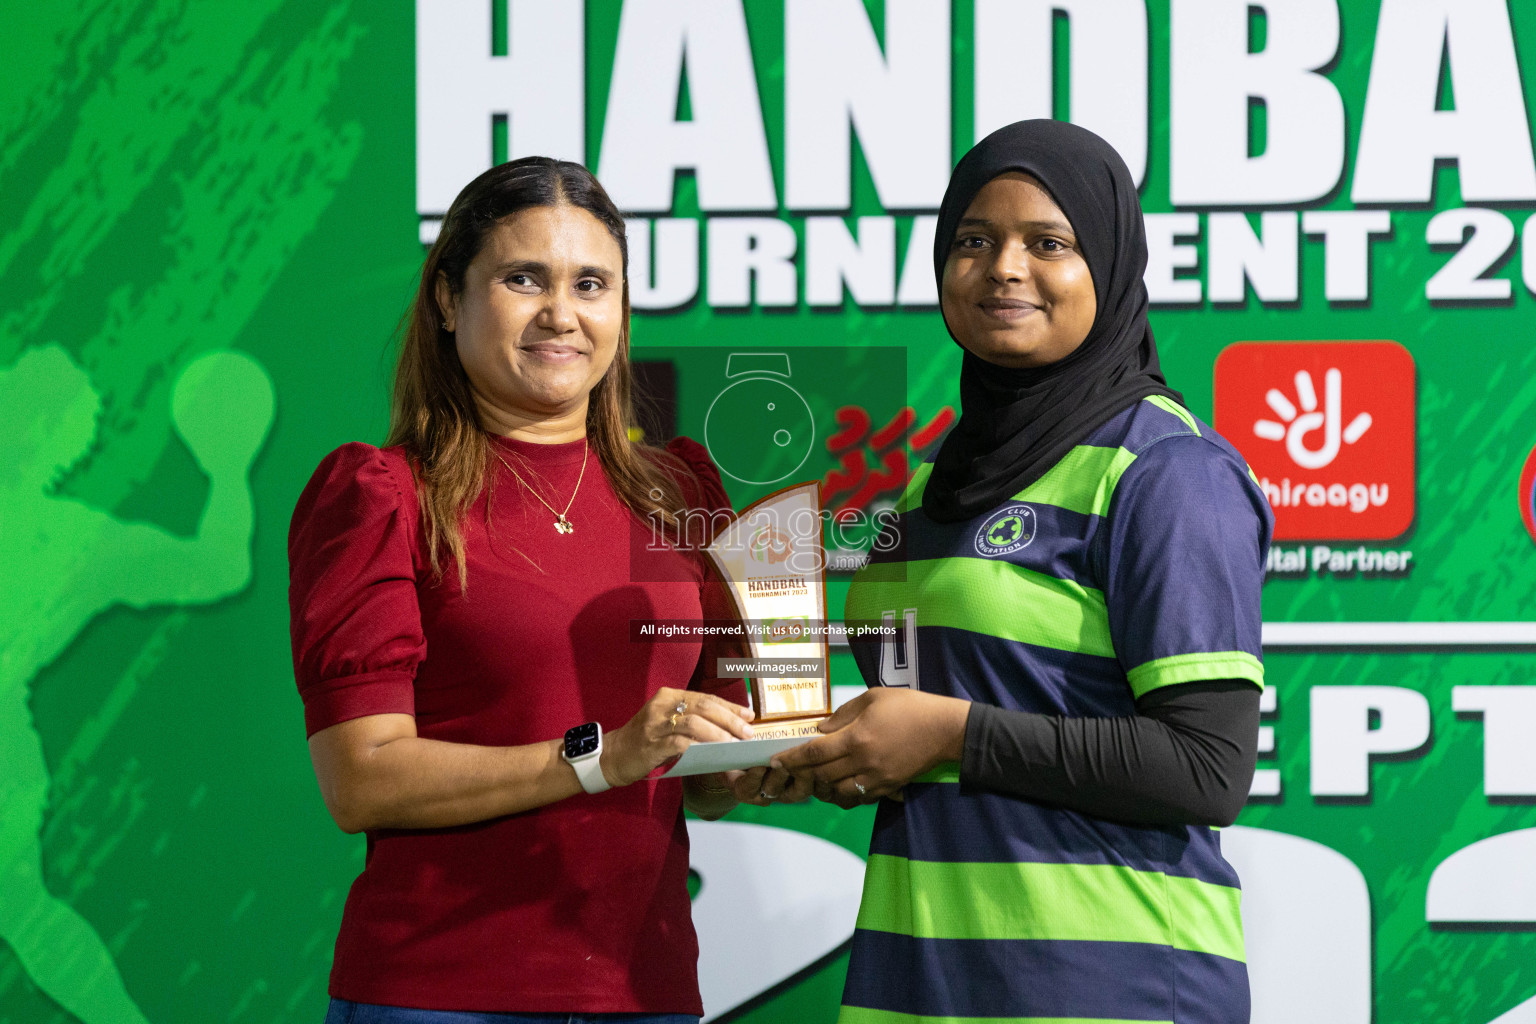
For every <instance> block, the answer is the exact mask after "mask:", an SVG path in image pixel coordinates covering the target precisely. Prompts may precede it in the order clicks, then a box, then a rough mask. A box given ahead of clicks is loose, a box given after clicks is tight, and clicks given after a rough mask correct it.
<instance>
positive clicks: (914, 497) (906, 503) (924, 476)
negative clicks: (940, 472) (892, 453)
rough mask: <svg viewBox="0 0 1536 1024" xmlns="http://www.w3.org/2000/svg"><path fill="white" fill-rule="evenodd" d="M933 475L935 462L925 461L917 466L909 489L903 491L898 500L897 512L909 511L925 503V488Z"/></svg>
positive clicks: (908, 486)
mask: <svg viewBox="0 0 1536 1024" xmlns="http://www.w3.org/2000/svg"><path fill="white" fill-rule="evenodd" d="M932 475H933V463H931V462H924V463H922V464H921V465H920V466H918V467H917V469H916V471H915V472H913V474H912V480H911V482H910V483H908V484H907V489H906V490H904V491H902V492H901V497H900V498H898V499H897V501H896V511H897V512H907V511H909V510H911V509H914V508H916V507H917V506H919V505H921V504H922V503H923V488H925V487H927V486H928V478H929V477H930V476H932Z"/></svg>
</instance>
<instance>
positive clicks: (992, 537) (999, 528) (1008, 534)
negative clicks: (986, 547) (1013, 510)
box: [987, 515, 1024, 548]
mask: <svg viewBox="0 0 1536 1024" xmlns="http://www.w3.org/2000/svg"><path fill="white" fill-rule="evenodd" d="M1023 532H1024V520H1022V519H1020V518H1019V517H1018V516H1016V515H1012V516H1004V517H1003V518H1002V519H999V520H998V521H997V522H995V523H993V524H992V529H990V530H988V531H987V543H988V544H991V545H992V546H993V547H998V548H1003V547H1007V546H1008V545H1009V544H1012V543H1013V542H1014V541H1016V540H1018V539H1019V537H1020V535H1021V534H1023Z"/></svg>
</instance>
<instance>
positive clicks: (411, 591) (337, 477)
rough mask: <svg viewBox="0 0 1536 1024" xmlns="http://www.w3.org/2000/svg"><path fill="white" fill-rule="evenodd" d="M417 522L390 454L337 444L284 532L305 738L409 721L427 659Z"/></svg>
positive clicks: (406, 480) (410, 492)
mask: <svg viewBox="0 0 1536 1024" xmlns="http://www.w3.org/2000/svg"><path fill="white" fill-rule="evenodd" d="M417 533H418V515H417V510H416V498H415V490H414V487H413V486H412V484H411V476H410V469H409V467H408V466H407V465H406V464H405V462H404V459H403V458H401V457H400V455H399V454H398V453H395V452H392V451H388V450H385V451H381V450H380V449H378V448H374V447H373V446H372V445H366V444H348V445H343V446H342V447H341V448H338V449H337V450H336V451H334V452H332V453H331V454H330V455H328V456H326V458H325V460H324V461H322V462H321V463H320V467H319V468H318V469H316V470H315V473H314V476H312V477H311V478H310V481H309V484H308V485H307V486H306V487H305V488H304V492H303V494H302V495H300V497H299V501H298V506H297V507H296V508H295V509H294V513H293V522H292V524H291V526H290V527H289V532H288V565H289V584H288V603H289V611H290V616H291V617H290V628H291V635H292V641H293V670H294V677H295V679H296V680H297V682H298V688H299V695H300V696H301V697H302V698H303V701H304V724H305V730H306V733H307V734H308V735H313V734H315V733H316V732H319V731H320V730H321V729H325V728H328V727H329V726H332V725H337V724H339V723H341V722H345V721H348V720H350V719H353V718H361V717H363V716H365V715H378V714H413V713H414V712H415V695H414V680H415V676H416V667H417V666H418V665H419V664H420V662H421V660H422V658H423V657H425V655H426V639H425V637H424V636H423V633H422V626H421V611H420V605H419V604H418V601H417V594H416V585H417V577H418V565H417V557H416V554H417V550H418V545H417Z"/></svg>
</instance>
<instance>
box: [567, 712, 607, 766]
mask: <svg viewBox="0 0 1536 1024" xmlns="http://www.w3.org/2000/svg"><path fill="white" fill-rule="evenodd" d="M598 735H599V730H598V724H597V723H596V722H587V723H586V724H585V725H578V726H575V727H574V728H571V729H567V730H566V731H565V759H566V760H567V761H574V760H575V759H576V758H578V757H585V756H586V755H587V754H590V753H592V752H593V751H595V750H597V737H598Z"/></svg>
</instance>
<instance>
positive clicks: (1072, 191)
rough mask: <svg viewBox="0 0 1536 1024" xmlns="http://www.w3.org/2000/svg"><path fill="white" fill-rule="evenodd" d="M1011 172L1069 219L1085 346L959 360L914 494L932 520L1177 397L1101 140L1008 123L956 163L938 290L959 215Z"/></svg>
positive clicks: (1122, 181)
mask: <svg viewBox="0 0 1536 1024" xmlns="http://www.w3.org/2000/svg"><path fill="white" fill-rule="evenodd" d="M1009 171H1022V172H1023V173H1025V174H1029V175H1032V176H1033V177H1034V178H1035V179H1036V180H1037V181H1039V182H1040V184H1041V185H1042V186H1044V188H1045V190H1046V191H1047V192H1049V193H1050V194H1051V198H1053V199H1054V200H1055V201H1056V205H1057V206H1059V207H1061V212H1062V213H1064V214H1066V215H1067V220H1069V221H1070V222H1071V224H1072V229H1073V231H1074V232H1075V233H1076V234H1077V242H1078V248H1079V250H1080V251H1081V253H1082V255H1083V259H1084V260H1085V261H1087V263H1088V271H1089V273H1090V275H1091V276H1092V278H1093V288H1094V293H1095V298H1096V299H1097V305H1098V312H1097V314H1096V315H1095V317H1094V321H1093V327H1092V328H1090V329H1089V331H1088V337H1087V338H1086V339H1084V341H1083V343H1082V344H1081V345H1080V346H1078V348H1077V349H1075V350H1074V351H1073V352H1072V353H1070V354H1069V355H1068V356H1066V358H1064V359H1061V360H1059V361H1057V362H1054V363H1051V364H1050V365H1048V366H1037V367H1030V368H1027V369H1013V368H1009V367H1005V366H998V365H996V364H993V363H989V362H987V361H985V360H983V359H980V358H978V357H977V356H974V355H972V354H971V353H970V352H966V353H965V356H964V360H963V362H962V364H961V369H960V406H961V415H960V422H959V423H957V424H956V425H955V428H954V430H952V431H950V433H949V436H948V437H946V438H945V439H944V445H943V447H942V448H940V449H939V454H938V458H937V460H936V461H935V465H934V467H933V475H932V476H931V477H930V478H929V480H928V486H927V489H926V490H925V491H924V492H923V511H925V512H927V513H928V515H929V516H930V517H932V518H933V519H936V520H938V521H939V522H958V521H960V520H964V519H969V518H971V517H973V516H975V515H978V514H980V513H982V512H984V511H986V510H987V509H989V508H991V507H992V506H994V505H996V504H998V503H1000V502H1003V501H1006V500H1007V499H1009V498H1010V497H1012V496H1013V495H1015V494H1017V493H1019V491H1021V490H1023V489H1024V488H1025V487H1027V486H1029V485H1030V484H1032V483H1034V482H1035V481H1036V480H1038V479H1040V477H1041V476H1042V475H1044V473H1045V471H1046V470H1048V469H1050V468H1051V467H1052V466H1053V465H1055V464H1056V462H1057V461H1058V460H1060V459H1061V457H1062V456H1063V455H1065V454H1066V453H1067V452H1069V451H1071V450H1072V448H1073V447H1074V446H1075V445H1077V444H1080V443H1081V442H1082V440H1083V439H1084V438H1085V437H1087V436H1088V434H1089V433H1091V432H1092V431H1093V430H1094V429H1095V428H1096V427H1099V426H1101V425H1102V424H1104V423H1106V422H1108V421H1109V420H1110V419H1111V418H1112V417H1113V416H1114V415H1115V414H1116V413H1118V412H1120V411H1121V410H1122V409H1125V408H1126V407H1127V406H1130V405H1132V404H1134V403H1136V402H1139V401H1140V400H1141V399H1143V398H1145V397H1147V396H1148V395H1167V396H1168V397H1170V398H1172V399H1173V400H1174V401H1176V402H1179V403H1183V401H1184V398H1183V396H1182V395H1180V394H1179V393H1178V392H1177V391H1174V390H1173V389H1171V388H1170V387H1168V385H1167V383H1166V382H1165V381H1164V380H1163V375H1162V371H1161V370H1160V369H1159V368H1158V364H1157V346H1156V345H1155V344H1154V343H1153V341H1152V327H1151V325H1150V324H1149V323H1148V322H1147V288H1146V285H1145V284H1143V283H1142V274H1143V273H1144V272H1145V271H1146V267H1147V238H1146V228H1145V225H1144V224H1143V222H1142V219H1141V202H1140V200H1139V199H1137V196H1136V185H1135V182H1134V181H1133V180H1132V178H1131V172H1130V171H1129V170H1128V169H1127V168H1126V166H1125V161H1123V160H1121V159H1120V155H1119V154H1118V153H1116V152H1115V151H1114V149H1113V148H1111V146H1110V145H1109V143H1107V142H1105V141H1104V140H1103V139H1101V138H1099V137H1098V136H1097V135H1095V134H1093V133H1092V132H1090V131H1088V130H1087V129H1085V128H1079V127H1078V126H1076V125H1074V124H1070V123H1068V122H1065V121H1046V120H1037V121H1018V122H1016V123H1014V124H1011V125H1008V126H1007V127H1005V128H999V129H998V130H997V131H995V132H993V133H992V134H991V135H988V136H987V137H986V138H985V139H982V140H981V141H980V142H978V143H977V144H976V146H975V147H974V148H973V149H972V150H971V151H970V152H969V153H967V154H965V156H964V157H962V158H961V160H960V163H959V164H958V165H957V166H956V167H955V172H954V174H953V175H951V176H950V179H949V188H948V189H947V190H946V191H945V193H944V203H943V205H942V206H940V207H939V223H938V227H937V230H936V231H935V233H934V237H933V271H934V273H935V274H936V275H937V276H938V279H939V290H940V293H941V294H942V292H943V288H944V264H945V262H946V261H947V260H948V259H949V250H950V246H951V245H952V244H953V243H954V240H955V229H956V227H957V226H958V225H959V223H960V218H961V217H963V216H965V211H966V210H967V209H968V208H969V207H970V205H971V201H972V200H974V199H975V198H976V193H978V192H980V191H981V189H982V186H984V185H985V184H986V183H987V182H989V181H991V180H992V179H993V178H995V177H997V176H998V175H1000V174H1005V173H1007V172H1009ZM951 337H953V332H951ZM958 340H959V339H956V341H958Z"/></svg>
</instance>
